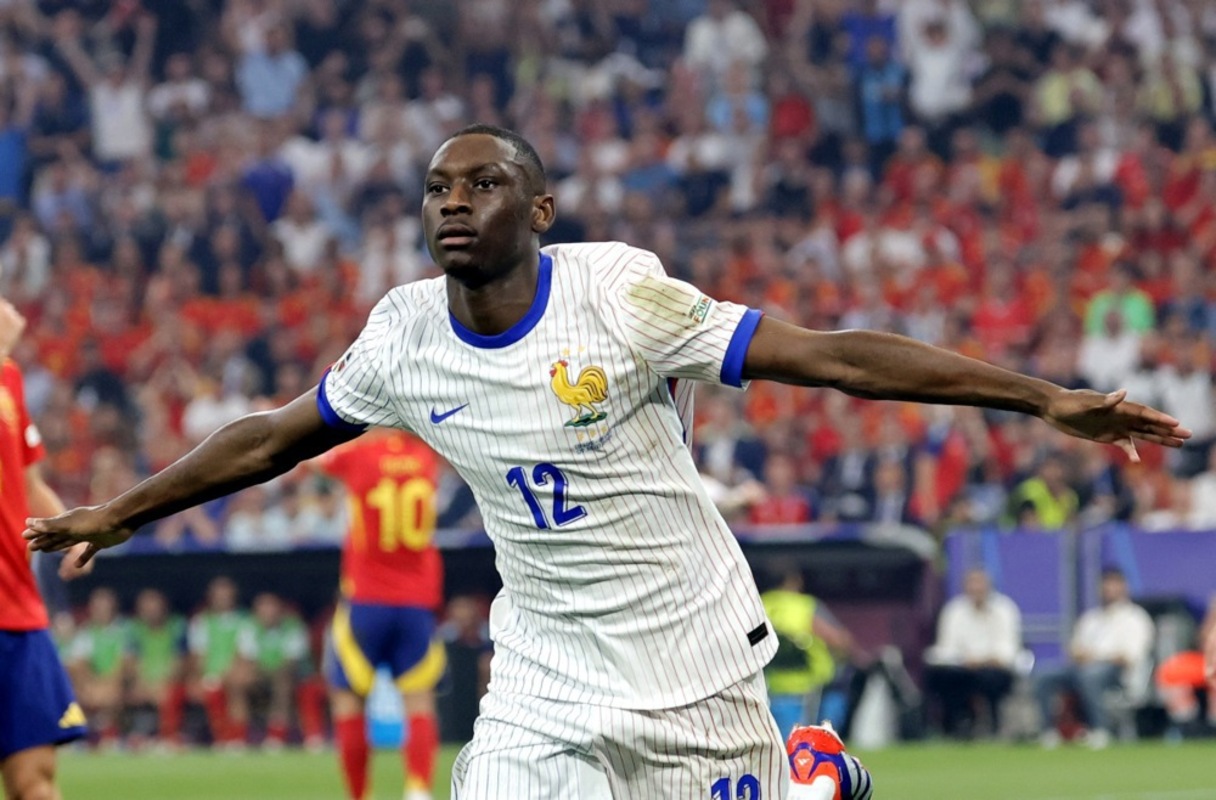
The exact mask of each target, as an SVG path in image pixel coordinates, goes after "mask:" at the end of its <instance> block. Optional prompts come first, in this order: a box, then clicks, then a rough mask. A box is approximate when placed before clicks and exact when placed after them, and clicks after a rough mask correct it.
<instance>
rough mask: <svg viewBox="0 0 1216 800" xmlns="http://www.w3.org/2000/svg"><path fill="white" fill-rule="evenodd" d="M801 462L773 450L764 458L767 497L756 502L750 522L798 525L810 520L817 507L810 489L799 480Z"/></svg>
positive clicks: (752, 508)
mask: <svg viewBox="0 0 1216 800" xmlns="http://www.w3.org/2000/svg"><path fill="white" fill-rule="evenodd" d="M797 477H798V476H797V464H796V462H795V461H794V459H793V458H792V457H791V456H790V455H788V454H786V453H769V455H768V458H767V459H765V461H764V483H763V486H764V497H763V499H760V500H757V501H756V502H755V503H754V504H752V506H751V508H750V509H749V511H748V521H749V522H751V523H753V524H756V525H798V524H803V523H807V522H810V521H811V519H812V518H813V517H814V509H813V507H812V505H811V498H810V496H809V494H808V493H807V491H806V490H805V489H803V488H802V487H800V486H799V485H798V482H797Z"/></svg>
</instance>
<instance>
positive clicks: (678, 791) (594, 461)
mask: <svg viewBox="0 0 1216 800" xmlns="http://www.w3.org/2000/svg"><path fill="white" fill-rule="evenodd" d="M424 187H425V195H424V199H423V207H422V218H423V227H424V230H425V235H426V240H427V246H428V247H429V249H430V252H431V255H432V256H433V257H434V258H435V261H436V263H437V264H438V265H439V266H440V267H441V268H442V269H443V272H444V275H443V276H442V277H440V278H436V279H433V280H425V281H419V282H416V283H412V284H408V285H405V286H400V287H397V288H395V289H393V290H391V291H390V292H389V293H388V295H386V296H385V298H384V299H383V300H382V301H381V302H380V303H379V304H378V305H377V306H376V308H375V309H374V310H373V311H372V314H371V317H370V319H369V320H368V324H367V326H366V328H365V329H364V330H363V332H362V333H361V334H360V335H359V337H358V339H357V340H356V341H355V343H354V344H353V345H352V346H351V347H350V348H349V349H348V350H347V352H346V353H345V354H344V355H343V356H342V357H341V358H340V359H339V360H338V361H337V362H336V363H335V364H334V365H333V367H332V368H331V369H330V370H329V371H328V372H327V373H326V375H325V376H324V378H323V379H322V381H321V384H320V386H319V387H318V388H317V389H316V390H314V391H310V392H308V393H306V394H305V395H303V396H301V397H299V398H297V399H296V400H293V401H292V402H291V403H289V404H287V405H286V406H284V407H282V408H280V409H277V410H274V411H268V412H263V413H257V414H251V415H249V416H246V417H243V418H241V419H239V420H236V421H234V422H231V423H229V424H228V425H225V426H224V427H222V428H220V429H219V430H218V431H216V432H215V433H213V434H212V435H211V436H210V437H209V438H208V439H207V440H206V441H204V442H203V443H202V444H200V445H199V446H198V447H197V448H196V449H194V450H193V451H191V452H190V453H189V454H187V455H186V456H184V457H183V458H182V459H181V460H179V461H178V462H176V463H175V464H173V465H172V466H170V467H168V468H167V469H165V470H164V471H162V472H161V473H159V474H157V475H154V476H152V477H150V478H148V479H147V480H146V481H144V482H143V483H141V484H139V485H138V486H136V487H134V488H133V489H131V490H130V491H127V492H124V493H123V494H122V495H120V496H119V497H117V498H115V499H114V500H111V501H109V502H107V503H103V504H101V505H99V506H93V507H88V508H78V509H74V510H72V511H69V512H67V513H66V514H63V515H61V516H59V517H56V518H54V519H32V520H30V523H29V530H28V531H27V532H26V533H25V536H26V537H27V538H28V539H29V540H30V544H31V547H32V548H33V549H35V550H50V551H53V550H59V549H63V548H65V547H69V546H72V545H74V544H76V543H78V542H87V543H88V544H89V552H88V553H86V554H85V555H84V557H82V559H81V561H87V560H88V558H89V557H91V555H92V554H93V553H94V552H96V551H97V550H99V549H101V548H103V547H109V546H112V545H115V544H118V543H119V542H123V541H126V540H127V539H128V538H130V536H131V534H132V532H133V531H134V530H135V529H136V528H138V527H140V526H141V525H143V524H146V523H147V522H148V521H150V520H152V519H156V518H159V517H162V516H164V515H166V514H170V513H173V512H174V511H178V510H180V509H183V508H186V507H189V506H191V505H194V504H197V503H201V502H204V501H206V500H209V499H211V498H214V497H218V496H220V495H223V494H226V493H228V492H232V491H235V490H236V489H239V488H242V487H244V486H248V485H250V484H253V483H256V482H258V481H265V480H267V479H269V478H271V477H273V476H275V475H278V474H281V473H282V472H284V471H286V470H288V469H290V468H291V467H293V466H294V465H295V464H297V463H298V462H299V461H301V460H303V459H306V458H310V457H313V456H315V455H317V454H319V453H321V452H324V451H325V450H328V449H329V448H331V447H333V446H335V445H337V444H339V443H341V442H344V441H346V440H348V439H350V438H353V437H354V436H357V435H358V434H359V433H360V432H361V431H362V430H364V429H365V428H366V427H368V426H372V425H382V426H386V427H396V428H403V429H406V430H411V431H413V432H415V433H416V434H417V435H418V436H420V437H421V438H422V439H423V440H424V441H426V443H427V444H428V445H430V446H431V447H432V448H433V449H434V450H435V451H436V452H437V453H438V454H439V455H440V456H441V457H443V458H445V459H446V460H447V461H448V462H450V463H451V464H452V466H453V467H454V468H455V469H456V470H457V471H458V472H459V473H460V474H461V475H462V476H463V477H464V478H465V480H467V481H468V483H469V485H470V486H471V487H472V490H473V492H474V494H475V495H476V497H477V501H478V505H479V506H480V508H481V511H482V514H483V516H484V519H485V525H486V530H487V532H488V533H489V534H490V536H491V537H492V538H493V539H494V543H495V546H496V550H497V556H496V557H497V563H498V569H499V572H500V573H501V576H502V580H503V590H502V592H501V594H500V595H499V596H498V598H497V599H496V600H495V603H494V607H493V609H492V612H491V626H492V630H493V635H494V640H495V655H494V662H493V666H492V679H491V684H490V691H489V694H487V695H486V697H485V699H484V700H483V702H482V707H481V717H480V719H479V720H478V722H477V728H476V734H475V736H474V737H473V741H472V742H471V743H469V745H468V746H466V747H465V749H464V750H463V751H462V753H461V755H460V757H459V758H458V759H457V761H456V764H455V767H454V777H453V783H454V786H455V788H456V790H457V796H458V797H459V798H460V800H483V799H485V798H499V797H562V798H570V797H606V796H609V795H611V796H616V797H664V798H686V797H705V796H706V795H707V794H708V795H709V796H710V797H713V798H728V797H729V798H733V797H736V796H748V795H749V793H750V796H753V797H754V796H758V795H759V794H760V793H763V795H764V796H767V797H772V798H780V797H782V796H783V795H784V793H785V791H786V788H787V786H788V784H789V775H788V772H789V766H788V760H787V757H786V753H785V747H784V742H782V740H781V736H780V734H779V732H778V730H777V726H776V724H775V723H774V722H773V718H772V715H771V714H770V713H769V711H768V707H767V697H766V693H765V688H764V679H763V676H762V675H761V669H762V668H763V666H764V664H765V663H767V661H768V660H769V658H771V657H772V655H773V651H774V650H775V649H776V637H775V636H773V635H772V632H771V631H770V630H769V627H768V624H767V622H766V621H765V617H764V609H763V608H762V606H761V604H760V598H759V595H758V593H757V591H756V586H755V582H754V581H753V580H752V577H751V571H750V569H749V568H748V565H747V562H746V561H745V560H744V558H743V553H742V551H741V550H740V548H739V545H738V543H737V542H736V541H735V538H734V536H733V535H732V534H731V531H730V529H729V528H728V527H727V526H726V524H725V522H724V521H723V520H722V517H721V516H720V515H719V514H718V512H717V511H715V510H714V508H713V505H712V503H711V502H710V501H709V498H708V497H707V496H706V493H705V489H704V487H703V485H702V484H701V481H700V479H699V478H698V476H697V471H696V467H695V464H694V462H693V459H692V455H691V453H690V451H689V441H688V438H689V436H688V432H689V430H690V429H691V421H692V420H691V411H692V404H691V403H692V388H693V383H692V382H693V381H698V380H700V381H707V382H713V383H722V384H727V385H732V386H743V385H744V384H745V383H746V382H747V381H748V380H751V379H768V380H777V381H782V382H785V383H790V384H797V385H802V386H827V387H832V388H836V389H840V390H843V391H845V392H849V393H851V394H854V395H857V396H861V397H868V398H878V399H893V400H914V401H925V402H935V403H953V404H969V405H978V406H986V407H990V408H999V409H1006V410H1010V411H1020V412H1025V413H1028V414H1034V415H1036V416H1039V417H1041V418H1042V419H1044V420H1045V421H1047V422H1048V423H1049V424H1051V425H1053V426H1054V427H1056V428H1057V429H1059V430H1062V431H1064V432H1067V433H1070V434H1073V435H1075V436H1080V437H1082V438H1087V439H1094V440H1097V441H1101V442H1111V443H1118V444H1120V445H1121V446H1122V447H1123V448H1124V449H1125V450H1126V451H1127V452H1128V453H1129V455H1133V457H1134V452H1135V451H1134V448H1135V445H1134V443H1133V442H1134V440H1135V439H1141V440H1145V441H1150V442H1155V443H1159V444H1164V445H1168V446H1172V447H1179V446H1181V445H1182V442H1183V440H1184V439H1185V438H1186V437H1187V436H1189V431H1187V430H1185V429H1183V428H1181V427H1180V425H1179V423H1178V421H1177V420H1175V419H1173V418H1171V417H1169V416H1167V415H1165V414H1163V413H1161V412H1159V411H1154V410H1152V409H1149V408H1146V407H1144V406H1142V405H1138V404H1136V403H1132V402H1129V401H1127V400H1126V399H1125V396H1124V395H1125V393H1124V392H1113V393H1111V394H1100V393H1098V392H1089V391H1068V390H1065V389H1063V388H1061V387H1059V386H1056V385H1054V384H1051V383H1048V382H1046V381H1042V380H1037V379H1035V378H1030V377H1026V376H1023V375H1018V374H1015V373H1012V372H1008V371H1006V370H1003V369H1000V368H998V367H995V366H991V365H989V364H985V363H983V362H981V361H976V360H974V359H970V358H966V357H964V356H961V355H957V354H955V353H951V352H948V351H945V350H941V349H938V348H934V347H931V346H928V345H925V344H922V343H920V342H917V341H914V340H912V339H908V338H904V337H901V336H895V335H891V334H886V333H876V332H871V331H844V332H840V333H822V332H817V331H811V330H805V329H802V328H798V327H796V326H794V325H790V324H788V323H785V322H782V321H780V320H777V319H772V318H769V317H763V315H762V314H761V313H760V312H759V311H757V310H755V309H749V308H745V307H743V306H740V305H736V304H734V303H729V302H717V301H715V300H713V299H712V298H710V297H707V296H705V295H704V294H702V293H701V292H700V291H698V290H697V289H696V288H695V287H693V286H691V285H689V284H687V283H684V282H682V281H678V280H674V279H672V278H669V277H667V275H666V274H665V273H664V271H663V267H662V264H660V263H659V260H658V258H657V257H656V256H655V255H654V254H653V253H649V252H646V251H643V250H638V249H635V248H632V247H629V246H628V245H625V244H621V243H619V242H604V243H593V244H571V245H555V246H552V247H547V248H545V249H544V250H541V249H540V236H541V235H542V234H543V233H545V232H546V231H547V230H549V227H550V226H551V225H552V224H553V221H554V214H555V208H554V200H553V196H552V195H550V194H548V192H547V191H546V188H545V175H544V169H543V167H542V165H541V163H540V159H539V158H538V157H537V155H536V151H535V150H534V149H533V148H532V147H531V145H529V144H528V143H527V141H525V140H524V139H523V138H521V137H520V136H519V135H518V134H515V133H513V132H511V131H506V130H502V129H499V128H495V127H491V126H481V125H477V126H472V127H469V128H465V129H463V130H461V131H458V132H457V133H455V134H453V135H452V136H451V137H450V138H449V139H448V140H447V141H446V142H445V143H444V144H443V145H442V146H441V147H440V148H439V150H438V151H437V152H436V153H435V155H434V157H433V158H432V159H431V163H430V166H429V168H428V169H427V173H426V178H425V182H424Z"/></svg>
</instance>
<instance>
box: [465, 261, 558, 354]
mask: <svg viewBox="0 0 1216 800" xmlns="http://www.w3.org/2000/svg"><path fill="white" fill-rule="evenodd" d="M539 265H540V256H539V254H538V253H536V252H535V251H533V252H532V253H530V254H529V255H528V256H527V258H526V259H525V261H524V262H523V263H521V264H518V265H517V266H515V267H513V268H511V269H509V270H507V271H506V272H504V273H503V274H501V275H499V276H497V277H494V278H491V279H490V280H488V281H486V282H485V283H480V284H473V285H471V284H468V283H465V282H462V281H461V280H459V279H458V278H455V277H453V276H452V275H448V276H447V289H448V309H449V310H450V311H451V312H452V314H453V316H455V317H456V319H457V320H458V321H459V322H460V324H461V325H463V326H465V327H466V328H468V329H469V330H471V331H473V332H474V333H476V334H480V335H482V336H496V335H498V334H500V333H502V332H504V331H506V330H508V329H509V328H510V327H511V326H512V325H514V324H515V323H517V322H519V321H520V320H521V319H523V317H524V315H525V314H527V313H528V309H529V308H531V307H532V301H533V300H534V299H535V298H536V287H537V282H538V279H539Z"/></svg>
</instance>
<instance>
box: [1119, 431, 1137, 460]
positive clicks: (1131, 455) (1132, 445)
mask: <svg viewBox="0 0 1216 800" xmlns="http://www.w3.org/2000/svg"><path fill="white" fill-rule="evenodd" d="M1117 444H1118V445H1119V449H1121V450H1122V451H1123V452H1124V453H1126V454H1127V460H1128V461H1130V462H1132V463H1133V464H1139V463H1140V454H1139V453H1137V452H1136V441H1135V440H1134V439H1132V438H1131V437H1130V436H1129V437H1128V438H1126V439H1120V440H1119V441H1118V442H1117Z"/></svg>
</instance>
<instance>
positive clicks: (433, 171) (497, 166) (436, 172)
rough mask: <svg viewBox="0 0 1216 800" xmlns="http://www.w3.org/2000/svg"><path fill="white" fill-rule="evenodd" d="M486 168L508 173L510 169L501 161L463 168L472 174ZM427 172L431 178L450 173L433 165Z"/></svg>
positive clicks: (445, 175)
mask: <svg viewBox="0 0 1216 800" xmlns="http://www.w3.org/2000/svg"><path fill="white" fill-rule="evenodd" d="M511 163H514V162H511ZM520 169H523V167H522V166H520ZM486 170H494V171H496V172H501V173H506V172H508V171H509V170H507V169H505V168H504V167H503V164H502V162H500V161H485V162H483V163H481V164H475V165H473V166H472V167H470V168H469V169H467V170H463V171H464V172H465V173H466V174H472V173H476V172H484V171H486ZM426 174H427V177H428V178H430V177H447V176H448V175H449V174H450V173H449V172H448V171H447V170H445V169H444V168H443V167H431V168H430V169H429V170H427V173H426Z"/></svg>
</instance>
